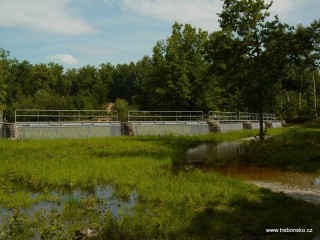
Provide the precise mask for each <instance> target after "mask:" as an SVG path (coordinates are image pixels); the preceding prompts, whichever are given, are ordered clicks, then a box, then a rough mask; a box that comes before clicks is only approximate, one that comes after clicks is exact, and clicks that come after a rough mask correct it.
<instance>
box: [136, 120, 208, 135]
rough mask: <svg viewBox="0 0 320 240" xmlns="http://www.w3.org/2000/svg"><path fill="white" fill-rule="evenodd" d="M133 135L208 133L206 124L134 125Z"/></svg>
mask: <svg viewBox="0 0 320 240" xmlns="http://www.w3.org/2000/svg"><path fill="white" fill-rule="evenodd" d="M134 128H135V134H136V135H137V136H143V135H170V134H173V135H201V134H206V133H209V126H208V124H207V123H187V124H185V123H176V124H134Z"/></svg>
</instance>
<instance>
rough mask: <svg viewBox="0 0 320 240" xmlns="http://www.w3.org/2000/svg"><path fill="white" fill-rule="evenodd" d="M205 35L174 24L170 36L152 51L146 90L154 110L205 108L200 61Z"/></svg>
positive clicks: (199, 31)
mask: <svg viewBox="0 0 320 240" xmlns="http://www.w3.org/2000/svg"><path fill="white" fill-rule="evenodd" d="M207 36H208V34H207V32H205V31H202V30H201V29H198V30H197V29H196V28H194V27H192V26H191V25H190V24H185V25H183V24H179V23H177V22H176V23H174V24H173V26H172V34H171V36H170V37H169V38H167V39H166V41H159V42H158V43H157V44H156V46H155V47H154V48H153V56H152V65H153V70H152V73H151V77H150V89H152V94H153V96H152V97H151V99H152V100H151V101H152V103H153V105H154V106H157V108H158V109H162V110H192V109H195V108H201V107H203V106H204V105H205V103H204V101H203V96H204V94H203V93H204V90H205V89H204V86H205V82H204V79H205V78H204V76H205V73H206V69H207V67H208V66H207V65H206V62H205V59H204V51H205V43H206V41H207Z"/></svg>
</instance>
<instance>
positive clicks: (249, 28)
mask: <svg viewBox="0 0 320 240" xmlns="http://www.w3.org/2000/svg"><path fill="white" fill-rule="evenodd" d="M271 5H272V2H271V3H269V4H266V3H265V2H264V0H242V1H238V0H225V1H224V4H223V10H222V12H221V13H220V14H219V17H220V19H219V22H220V26H221V28H222V30H223V32H225V34H229V35H230V36H231V37H232V38H233V39H234V40H235V41H237V42H238V44H237V45H236V46H238V47H237V50H238V49H240V51H237V54H239V55H238V56H236V55H233V56H232V57H233V58H236V59H237V61H238V62H239V65H238V66H239V68H238V69H236V70H237V71H241V72H242V73H243V76H242V80H243V88H244V90H246V93H245V94H246V96H247V98H248V100H249V101H250V102H252V103H257V106H254V107H255V108H256V109H257V110H258V112H259V122H260V133H259V136H260V139H261V140H262V139H263V138H264V131H263V111H264V104H265V103H266V101H265V100H266V99H270V98H271V97H272V96H273V94H272V93H273V91H274V89H275V88H274V84H275V83H276V81H277V73H279V71H280V69H281V68H282V67H283V65H284V64H285V62H286V61H285V60H286V57H287V55H286V51H285V49H286V48H285V47H284V46H285V45H286V42H285V38H286V36H287V35H286V30H287V28H288V26H287V25H285V24H281V23H280V21H279V19H278V18H277V17H276V18H275V19H274V21H272V22H267V17H269V15H270V14H269V12H268V10H269V8H270V7H271Z"/></svg>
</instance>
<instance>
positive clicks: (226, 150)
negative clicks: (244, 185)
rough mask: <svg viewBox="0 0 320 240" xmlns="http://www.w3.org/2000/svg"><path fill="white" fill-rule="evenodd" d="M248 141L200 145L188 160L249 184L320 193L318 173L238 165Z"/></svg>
mask: <svg viewBox="0 0 320 240" xmlns="http://www.w3.org/2000/svg"><path fill="white" fill-rule="evenodd" d="M246 144H247V143H246V142H240V141H238V142H223V143H220V144H214V143H208V144H201V145H199V146H197V147H196V148H192V149H189V150H188V151H187V153H186V158H187V160H188V161H189V162H190V163H191V164H194V165H200V167H201V168H203V170H204V171H214V172H218V173H221V174H223V175H228V176H234V177H238V178H241V179H243V180H246V181H257V182H267V183H279V184H282V185H285V186H293V187H298V188H301V189H305V190H315V191H320V176H319V174H317V173H298V172H285V171H281V170H277V169H271V168H261V167H245V166H239V164H237V162H238V161H231V160H237V159H239V158H240V157H241V155H242V154H243V153H244V151H245V147H246Z"/></svg>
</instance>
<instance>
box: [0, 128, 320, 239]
mask: <svg viewBox="0 0 320 240" xmlns="http://www.w3.org/2000/svg"><path fill="white" fill-rule="evenodd" d="M252 135H256V132H250V131H247V132H237V133H229V134H216V135H206V136H197V137H173V136H168V137H136V138H126V137H119V138H108V139H83V140H41V141H40V140H38V141H34V140H32V141H31V140H28V141H8V140H1V141H0V154H1V156H0V164H1V168H0V185H1V188H0V207H2V209H8V211H9V212H10V213H11V215H10V214H9V217H8V219H7V221H6V222H2V223H1V222H0V224H1V227H2V228H1V229H0V232H1V233H0V239H1V238H2V239H7V238H10V237H11V238H12V239H28V238H31V236H32V235H34V234H35V232H36V234H38V236H39V238H40V237H41V238H42V239H70V237H72V236H73V235H74V231H75V230H77V229H79V228H82V227H88V226H91V227H93V228H95V229H97V230H98V232H99V233H100V238H101V239H312V238H313V237H314V236H316V235H317V234H320V231H319V230H320V220H319V218H318V216H319V215H320V208H319V207H317V206H314V205H311V204H308V203H305V202H302V201H298V200H293V199H291V198H289V197H287V196H285V195H284V194H276V193H272V192H270V191H267V190H261V189H259V188H257V187H255V186H252V185H249V184H247V183H245V182H243V181H240V180H237V179H233V178H229V177H224V176H222V175H219V174H217V173H213V172H210V173H204V172H202V171H200V170H197V169H195V168H192V167H190V166H188V165H186V164H184V157H185V152H186V150H187V149H188V148H190V147H194V146H196V145H197V144H199V143H202V142H207V141H211V142H212V141H214V142H221V141H225V140H233V139H238V138H243V137H249V136H252ZM98 185H99V186H112V187H113V188H114V192H113V193H112V194H113V195H114V196H115V197H116V198H117V199H121V200H123V201H128V199H129V198H130V196H132V193H133V192H134V193H135V194H136V195H137V199H136V200H135V203H134V206H133V209H132V213H126V212H125V211H124V212H123V213H121V211H120V212H119V216H120V217H119V216H115V215H114V214H112V212H111V211H109V210H107V211H105V212H103V213H101V209H98V208H97V205H98V204H100V200H99V199H97V198H96V197H94V195H86V196H85V197H82V198H81V199H79V201H75V200H74V199H67V200H66V201H65V202H63V203H61V200H59V199H57V197H56V195H54V194H53V193H52V190H54V191H55V192H59V193H64V192H68V191H73V190H75V189H85V190H87V191H89V192H90V189H93V188H94V187H95V186H98ZM43 202H52V203H56V204H57V205H59V204H60V205H61V207H60V208H58V209H59V210H58V211H57V210H55V211H52V212H51V213H50V214H49V215H46V216H44V213H43V211H41V210H39V212H38V213H37V214H36V217H35V218H32V219H31V218H30V217H28V214H27V213H26V212H24V211H21V210H19V207H24V208H25V209H26V208H28V207H32V206H34V205H35V204H37V203H43ZM0 211H1V210H0ZM280 227H281V228H294V229H296V228H305V229H307V228H308V229H313V233H300V234H290V233H289V234H276V233H273V234H268V233H266V230H265V229H266V228H280Z"/></svg>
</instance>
